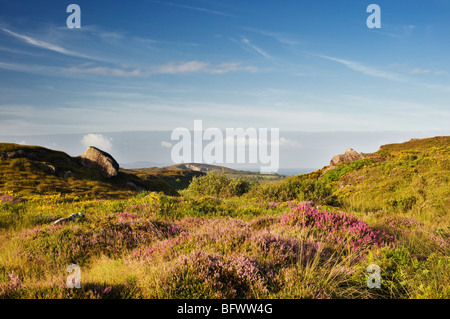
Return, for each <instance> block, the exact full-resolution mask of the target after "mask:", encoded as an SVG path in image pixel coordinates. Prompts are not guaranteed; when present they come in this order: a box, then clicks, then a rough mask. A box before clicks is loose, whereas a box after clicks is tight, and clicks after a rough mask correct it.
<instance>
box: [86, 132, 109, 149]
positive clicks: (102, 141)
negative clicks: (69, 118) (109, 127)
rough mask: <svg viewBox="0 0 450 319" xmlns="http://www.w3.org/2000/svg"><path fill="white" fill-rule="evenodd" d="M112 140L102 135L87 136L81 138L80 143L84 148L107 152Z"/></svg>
mask: <svg viewBox="0 0 450 319" xmlns="http://www.w3.org/2000/svg"><path fill="white" fill-rule="evenodd" d="M111 141H112V139H111V138H108V137H106V136H104V135H102V134H92V133H91V134H87V135H85V136H83V139H82V140H81V143H82V144H83V145H84V146H86V147H89V146H95V147H97V148H99V149H101V150H102V151H105V152H109V151H110V150H111V148H112V143H111Z"/></svg>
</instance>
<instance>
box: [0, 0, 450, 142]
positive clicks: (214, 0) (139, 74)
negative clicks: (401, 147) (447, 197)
mask: <svg viewBox="0 0 450 319" xmlns="http://www.w3.org/2000/svg"><path fill="white" fill-rule="evenodd" d="M71 3H76V4H78V5H79V6H80V7H81V24H82V27H81V29H68V28H67V26H66V19H67V17H68V15H69V13H66V8H67V6H68V5H69V4H71ZM371 3H376V4H378V5H379V6H380V7H381V20H382V28H381V29H369V28H368V27H367V26H366V19H367V17H368V16H369V13H366V8H367V6H368V5H369V4H371ZM449 14H450V2H449V1H445V0H427V1H425V0H423V1H415V0H408V1H406V0H405V1H403V0H389V1H378V0H372V1H361V0H345V1H344V0H332V1H328V0H327V1H323V0H322V1H299V0H297V1H292V0H291V1H286V0H283V1H249V0H239V1H235V0H229V1H225V0H222V1H220V0H211V1H208V0H189V1H188V0H184V1H182V0H170V1H163V0H161V1H156V0H155V1H152V0H140V1H138V0H136V1H112V0H109V1H103V0H96V1H92V0H90V1H84V0H72V1H41V0H39V1H23V0H15V1H4V0H0V137H3V139H6V137H7V136H19V135H45V134H88V133H99V132H127V131H153V130H166V131H171V130H173V129H175V128H176V127H187V128H192V127H193V121H194V120H196V119H201V120H203V123H204V126H205V127H218V128H221V129H224V128H226V127H244V128H248V127H256V128H261V127H263V128H280V129H281V130H282V131H283V130H284V131H307V132H323V131H354V132H360V131H421V132H427V131H436V130H448V128H449V123H450V109H449V102H450V63H449V62H450V61H449V59H450V54H449V52H450V41H449V40H450V20H449V19H448V17H449ZM411 137H414V136H411Z"/></svg>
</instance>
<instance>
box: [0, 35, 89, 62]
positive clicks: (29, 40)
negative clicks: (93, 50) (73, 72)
mask: <svg viewBox="0 0 450 319" xmlns="http://www.w3.org/2000/svg"><path fill="white" fill-rule="evenodd" d="M0 29H1V30H2V31H3V32H5V33H7V34H9V35H11V36H13V37H15V38H16V39H19V40H21V41H23V42H25V43H27V44H30V45H32V46H35V47H38V48H41V49H45V50H49V51H53V52H57V53H60V54H64V55H68V56H72V57H78V58H84V59H90V60H97V59H96V58H93V57H90V56H88V55H85V54H82V53H77V52H74V51H70V50H67V49H65V48H63V47H61V46H58V45H55V44H52V43H49V42H45V41H41V40H38V39H35V38H32V37H29V36H26V35H23V34H19V33H16V32H13V31H11V30H9V29H7V28H4V27H1V28H0Z"/></svg>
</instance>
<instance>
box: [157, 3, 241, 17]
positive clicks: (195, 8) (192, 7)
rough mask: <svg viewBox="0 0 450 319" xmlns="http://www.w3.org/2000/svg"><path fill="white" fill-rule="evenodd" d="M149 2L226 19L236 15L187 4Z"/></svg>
mask: <svg viewBox="0 0 450 319" xmlns="http://www.w3.org/2000/svg"><path fill="white" fill-rule="evenodd" d="M149 2H153V3H158V4H162V5H166V6H171V7H178V8H183V9H189V10H194V11H201V12H205V13H210V14H215V15H220V16H225V17H235V16H234V15H232V14H229V13H225V12H221V11H216V10H211V9H206V8H202V7H194V6H188V5H185V4H178V3H172V2H162V1H149Z"/></svg>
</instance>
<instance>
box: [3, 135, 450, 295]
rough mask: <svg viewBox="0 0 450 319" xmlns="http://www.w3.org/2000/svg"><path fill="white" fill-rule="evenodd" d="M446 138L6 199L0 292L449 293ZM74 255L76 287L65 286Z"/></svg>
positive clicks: (449, 165)
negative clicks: (319, 164)
mask: <svg viewBox="0 0 450 319" xmlns="http://www.w3.org/2000/svg"><path fill="white" fill-rule="evenodd" d="M449 142H450V138H449V137H438V138H433V139H426V140H414V141H410V142H407V143H402V144H392V145H385V146H382V147H381V148H380V150H379V151H377V152H375V153H373V154H368V155H369V156H368V157H367V158H364V159H362V160H359V161H355V162H351V163H347V164H342V165H339V166H336V167H324V168H323V169H321V170H318V171H316V172H313V173H310V174H306V175H300V176H296V177H289V178H286V179H283V180H281V181H277V182H260V183H259V182H251V183H250V182H248V181H245V180H243V179H240V180H239V179H234V178H230V177H227V176H226V175H222V174H220V173H212V174H211V173H210V174H208V175H199V176H197V177H194V178H193V182H192V183H191V184H190V185H189V187H188V188H187V189H186V190H181V191H179V194H180V195H181V196H177V197H174V196H167V195H164V194H162V193H159V194H156V193H151V192H143V193H140V194H138V195H133V196H129V197H127V198H121V199H108V200H98V199H95V198H89V196H88V197H87V198H83V199H78V200H67V199H65V198H63V197H61V196H59V197H58V196H45V195H36V196H33V197H31V198H29V200H28V201H26V202H22V203H21V202H2V203H0V298H253V299H254V298H288V299H289V298H445V299H448V298H450V249H449V248H450V220H449V216H450V215H449V211H448V204H449V202H448V200H449V197H450V196H449V195H450V194H449V190H450V187H449V177H450V163H449V161H450V149H449V148H450V146H449V145H450V143H449ZM49 162H52V163H56V161H49ZM40 163H41V164H45V163H47V162H45V161H44V162H40ZM56 164H57V163H56ZM30 165H31V164H30ZM141 173H142V172H141ZM147 173H148V172H147ZM124 174H125V173H124ZM142 174H144V173H142ZM135 178H139V176H135ZM10 194H11V195H16V194H15V193H12V192H11V193H10ZM311 201H314V202H311ZM78 212H81V213H83V214H84V215H85V217H84V218H82V219H80V220H78V221H76V222H71V223H68V224H63V225H52V224H51V222H52V221H55V220H57V219H58V218H61V217H65V216H69V215H70V214H72V213H78ZM72 263H75V264H77V265H79V266H80V267H81V273H82V282H81V288H80V289H70V288H68V287H67V285H66V278H67V273H66V268H67V266H68V265H69V264H72ZM371 264H376V265H378V266H379V267H380V269H381V272H380V276H381V287H380V288H373V289H371V288H369V287H368V286H367V278H368V273H367V267H368V266H369V265H371Z"/></svg>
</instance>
